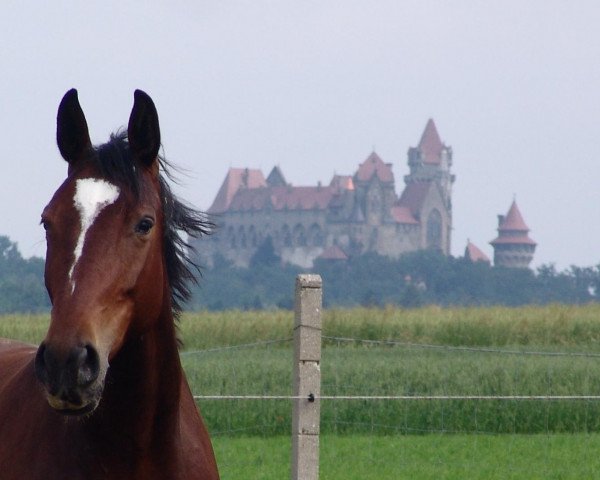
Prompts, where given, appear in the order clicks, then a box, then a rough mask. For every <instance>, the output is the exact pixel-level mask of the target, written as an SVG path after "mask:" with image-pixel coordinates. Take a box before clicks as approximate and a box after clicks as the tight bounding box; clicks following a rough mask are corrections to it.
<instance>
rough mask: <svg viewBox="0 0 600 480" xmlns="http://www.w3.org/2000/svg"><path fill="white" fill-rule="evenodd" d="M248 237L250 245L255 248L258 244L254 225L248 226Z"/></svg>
mask: <svg viewBox="0 0 600 480" xmlns="http://www.w3.org/2000/svg"><path fill="white" fill-rule="evenodd" d="M248 237H249V238H250V246H251V247H253V248H256V246H257V245H258V239H257V236H256V229H255V228H254V225H252V226H250V228H249V229H248Z"/></svg>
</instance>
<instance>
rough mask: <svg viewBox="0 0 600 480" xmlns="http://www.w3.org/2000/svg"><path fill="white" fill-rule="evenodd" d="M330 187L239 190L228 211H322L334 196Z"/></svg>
mask: <svg viewBox="0 0 600 480" xmlns="http://www.w3.org/2000/svg"><path fill="white" fill-rule="evenodd" d="M334 193H335V191H334V189H333V188H332V187H272V188H254V189H240V190H239V191H238V192H237V193H236V195H235V196H234V198H233V199H232V201H231V204H230V206H229V210H230V211H249V210H262V209H264V208H266V207H267V206H268V205H269V206H270V207H271V208H272V209H273V210H284V209H286V210H324V209H326V208H327V206H328V205H329V202H330V201H331V199H332V198H333V196H334Z"/></svg>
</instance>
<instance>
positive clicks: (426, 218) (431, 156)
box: [399, 118, 455, 255]
mask: <svg viewBox="0 0 600 480" xmlns="http://www.w3.org/2000/svg"><path fill="white" fill-rule="evenodd" d="M408 166H409V168H410V173H409V174H408V175H405V177H404V182H405V183H406V188H405V189H404V192H403V193H402V196H401V198H400V202H399V203H400V204H407V205H411V204H414V203H415V199H417V198H418V197H421V196H424V195H425V193H427V192H429V193H428V195H436V196H437V197H438V199H439V200H438V201H437V202H435V205H434V204H431V203H429V202H421V203H422V211H421V212H420V214H419V219H420V221H421V224H422V225H423V235H422V241H421V245H420V248H434V249H438V250H440V251H442V252H443V253H444V254H445V255H449V254H450V246H451V233H452V184H453V183H454V180H455V176H454V175H453V174H452V173H451V172H450V169H451V167H452V147H449V146H447V145H445V144H444V143H443V142H442V140H441V139H440V135H439V134H438V131H437V128H436V126H435V123H434V121H433V119H431V118H430V119H429V120H428V121H427V125H425V130H424V131H423V135H421V140H420V141H419V145H418V146H417V147H411V148H409V149H408ZM434 190H435V191H436V193H435V194H434V193H433V191H434ZM430 198H431V197H430ZM415 213H416V212H415Z"/></svg>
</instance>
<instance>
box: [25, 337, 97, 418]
mask: <svg viewBox="0 0 600 480" xmlns="http://www.w3.org/2000/svg"><path fill="white" fill-rule="evenodd" d="M100 373H101V368H100V357H99V355H98V352H97V350H96V349H95V348H94V347H93V346H92V345H85V346H77V347H74V348H72V349H70V350H69V351H67V352H63V351H59V350H57V349H54V348H51V347H50V345H47V344H46V343H42V344H41V345H40V347H39V348H38V351H37V354H36V356H35V374H36V377H37V378H38V380H39V381H40V382H41V383H42V385H44V388H45V389H46V396H47V400H48V403H49V405H50V407H52V408H53V409H54V410H56V411H57V412H59V413H62V414H65V415H85V414H88V413H91V412H93V411H94V410H95V408H96V407H97V406H98V403H99V402H100V398H101V396H102V390H103V382H104V379H103V376H102V378H101V375H100Z"/></svg>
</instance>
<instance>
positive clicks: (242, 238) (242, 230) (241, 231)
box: [238, 226, 246, 248]
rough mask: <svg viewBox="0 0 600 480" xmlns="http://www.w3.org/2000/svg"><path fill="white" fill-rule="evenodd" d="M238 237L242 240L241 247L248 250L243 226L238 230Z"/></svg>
mask: <svg viewBox="0 0 600 480" xmlns="http://www.w3.org/2000/svg"><path fill="white" fill-rule="evenodd" d="M238 237H239V239H240V247H242V248H246V231H245V230H244V227H243V226H242V227H240V228H239V230H238Z"/></svg>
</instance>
